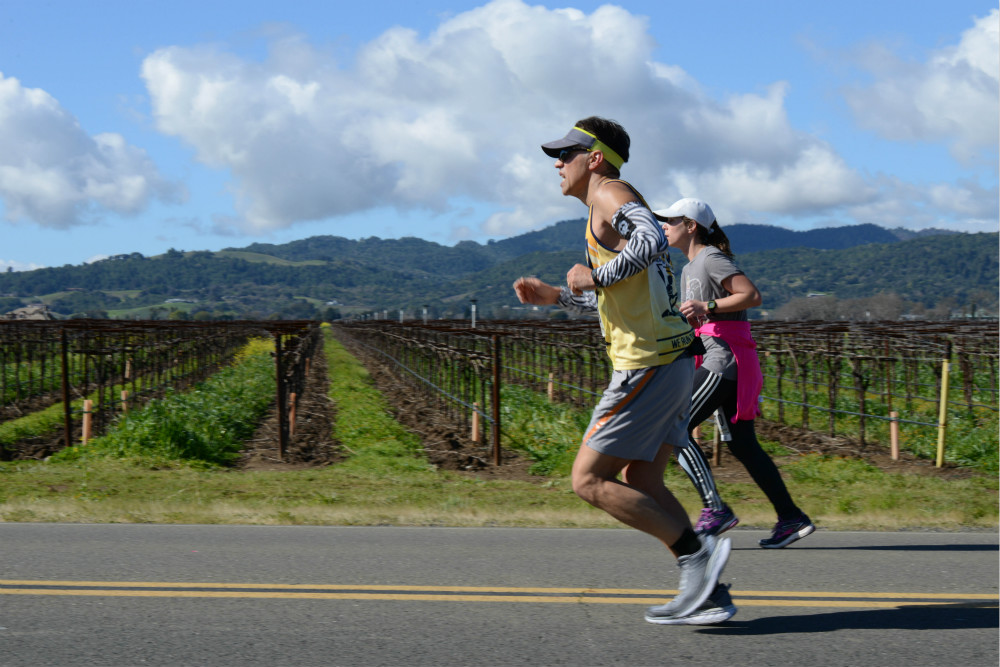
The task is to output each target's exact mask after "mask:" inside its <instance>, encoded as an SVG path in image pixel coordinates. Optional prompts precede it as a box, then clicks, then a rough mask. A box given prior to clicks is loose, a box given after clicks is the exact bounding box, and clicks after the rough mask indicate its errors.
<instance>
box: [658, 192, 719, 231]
mask: <svg viewBox="0 0 1000 667" xmlns="http://www.w3.org/2000/svg"><path fill="white" fill-rule="evenodd" d="M653 215H655V216H656V217H657V219H659V220H666V219H667V218H691V219H692V220H694V221H695V222H697V223H698V224H699V225H701V226H702V227H704V228H705V229H708V228H709V227H711V226H712V223H713V222H715V213H713V212H712V207H711V206H709V205H708V204H706V203H705V202H703V201H702V200H700V199H694V198H692V197H685V198H684V199H679V200H677V201H675V202H674V203H673V204H671V205H670V206H669V207H668V208H664V209H661V210H659V211H653Z"/></svg>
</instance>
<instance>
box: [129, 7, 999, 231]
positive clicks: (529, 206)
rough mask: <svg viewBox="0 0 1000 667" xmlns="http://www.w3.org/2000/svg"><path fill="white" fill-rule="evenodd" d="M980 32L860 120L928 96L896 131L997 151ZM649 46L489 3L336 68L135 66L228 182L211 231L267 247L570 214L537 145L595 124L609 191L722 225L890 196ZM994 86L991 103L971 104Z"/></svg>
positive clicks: (772, 101) (175, 53)
mask: <svg viewBox="0 0 1000 667" xmlns="http://www.w3.org/2000/svg"><path fill="white" fill-rule="evenodd" d="M992 16H993V18H994V24H995V12H994V15H992ZM989 30H990V26H989V25H988V24H987V23H984V22H983V21H980V22H977V24H976V26H975V27H974V28H973V29H972V30H970V31H969V32H967V33H966V34H965V35H964V36H963V38H962V41H961V42H960V44H959V46H957V47H955V48H952V49H947V50H942V51H941V52H939V53H937V54H935V55H934V57H933V58H932V59H931V61H929V62H928V63H927V64H925V65H919V66H912V67H906V68H903V69H906V71H907V72H908V73H909V77H908V78H907V79H906V80H905V81H904V82H903V83H899V84H898V85H897V87H896V88H893V89H891V92H892V94H891V95H888V94H887V95H881V94H879V95H875V94H871V93H872V91H875V90H876V89H877V90H878V91H882V90H889V89H890V88H891V86H892V85H893V84H891V83H890V80H889V79H888V78H887V79H886V80H884V81H881V80H880V81H879V82H878V83H877V85H876V86H873V87H872V88H870V89H869V90H868V94H867V95H863V94H862V93H864V92H865V91H858V92H857V95H856V97H855V99H856V100H860V101H859V102H858V104H859V105H860V106H859V108H863V107H864V106H865V105H864V104H862V102H866V103H867V104H868V108H869V109H870V113H872V114H874V115H876V116H879V115H881V114H882V113H883V112H886V111H891V112H892V113H900V112H901V111H900V109H897V108H896V107H895V106H894V105H889V104H888V102H886V101H885V100H889V101H891V100H893V99H896V98H902V97H903V96H905V95H910V96H911V99H912V95H913V93H914V91H918V92H919V91H925V92H926V95H925V97H926V103H925V104H924V105H923V106H922V107H920V109H921V110H920V113H919V114H911V116H910V118H909V120H910V121H912V122H910V123H909V127H910V129H909V130H907V131H909V132H911V133H914V134H916V133H920V134H921V136H930V135H935V136H946V137H947V138H948V140H950V141H952V142H953V146H954V148H955V150H956V151H957V152H959V153H968V152H969V151H972V150H978V148H977V147H980V146H981V145H983V142H984V141H986V139H988V137H989V136H990V132H992V133H993V134H992V136H993V137H994V143H995V137H996V127H995V126H996V108H995V107H996V75H995V69H994V71H993V74H992V76H991V74H990V71H988V70H989V68H990V67H991V63H992V64H994V65H995V62H996V58H995V57H994V58H992V60H991V57H990V54H991V51H990V49H991V48H993V50H994V52H995V39H994V41H993V42H990V38H991V37H990V36H991V35H993V37H994V38H995V34H994V33H995V31H994V33H990V31H989ZM991 44H993V46H991ZM655 47H656V45H655V43H654V41H653V39H652V37H651V35H650V33H649V30H648V25H647V22H646V19H644V18H643V17H640V16H636V15H633V14H631V13H629V12H628V11H626V10H625V9H622V8H621V7H616V6H611V5H606V6H603V7H601V8H599V9H597V10H596V11H594V12H593V13H591V14H586V13H584V12H581V11H579V10H575V9H557V10H550V9H546V8H544V7H540V6H529V5H527V4H525V3H524V2H522V1H521V0H494V1H493V2H490V3H488V4H485V5H483V6H481V7H478V8H476V9H473V10H471V11H467V12H464V13H460V14H457V15H455V16H453V17H451V18H449V19H446V20H444V21H443V22H442V24H441V25H440V26H439V27H438V28H437V30H435V31H434V32H432V33H430V34H429V35H426V36H421V35H420V34H418V33H417V32H415V31H412V30H409V29H406V28H401V27H397V28H393V29H390V30H388V31H386V32H385V33H383V34H382V35H380V36H379V37H378V38H376V39H374V40H372V41H371V42H369V43H367V44H365V45H363V47H362V48H361V49H360V50H359V51H358V52H357V54H356V57H355V59H354V60H353V61H352V62H351V63H350V64H347V65H345V64H341V63H339V62H336V61H334V60H333V59H332V57H331V56H329V55H328V54H327V53H325V52H324V51H322V50H320V49H316V48H313V47H312V46H310V45H309V44H308V43H306V42H305V40H304V39H303V38H301V37H299V36H295V35H292V36H285V37H283V38H277V39H275V40H274V41H273V42H272V44H271V51H270V53H269V55H268V56H267V57H266V58H265V59H263V60H262V61H260V62H256V61H249V60H245V59H241V58H239V57H237V56H236V55H234V54H232V53H228V52H226V51H224V50H222V49H220V48H217V47H192V48H181V47H170V48H165V49H161V50H159V51H156V52H154V53H152V54H151V55H150V56H148V57H147V58H146V60H145V61H144V63H143V67H142V76H143V78H144V79H145V81H146V85H147V88H148V91H149V93H150V99H151V102H152V109H153V114H154V117H155V119H156V123H157V127H158V128H159V129H160V130H161V131H162V132H164V133H167V134H170V135H173V136H176V137H179V138H180V139H181V140H183V141H184V142H186V143H187V144H189V145H190V146H192V147H193V148H194V149H195V151H196V155H197V158H198V159H199V160H200V161H202V162H204V163H205V164H208V165H211V166H214V167H217V168H221V169H226V170H228V171H229V172H230V173H231V174H232V179H233V180H232V183H231V190H232V192H233V196H234V200H235V208H236V216H226V217H222V216H219V217H217V219H216V223H217V225H219V227H220V228H221V229H228V230H229V231H249V232H258V233H259V232H266V231H268V230H275V229H280V228H284V227H289V226H291V225H294V224H296V223H298V222H302V221H309V220H321V219H331V218H332V219H336V218H338V217H348V216H351V215H352V214H357V213H359V212H364V211H368V210H373V209H384V208H386V207H396V208H398V209H399V210H401V211H414V210H423V211H427V212H431V213H441V212H445V211H449V212H454V208H455V207H458V206H461V204H458V203H457V202H467V201H475V202H488V203H489V204H490V205H492V206H494V207H495V208H496V209H497V210H498V212H496V213H495V214H493V215H492V216H490V217H489V218H488V219H487V220H486V221H485V222H483V221H481V220H473V219H471V218H464V219H463V218H462V217H461V216H458V217H455V216H452V218H451V219H453V220H454V221H455V222H454V224H455V227H456V229H454V230H452V236H453V237H455V236H467V235H468V230H467V229H464V228H462V226H463V225H472V224H477V225H481V226H482V229H483V230H484V231H485V232H486V233H487V234H490V235H494V236H506V235H510V234H514V233H519V232H522V231H525V230H528V229H532V228H537V227H538V226H540V225H542V224H548V223H550V222H552V221H553V220H555V219H559V218H560V217H576V216H580V215H582V214H583V210H582V209H581V207H580V206H579V203H578V202H576V201H575V200H573V201H569V200H566V199H563V198H561V197H560V196H559V195H558V190H557V187H558V186H557V182H558V177H557V175H556V173H555V171H554V170H553V169H552V162H551V160H547V159H546V158H544V156H542V154H541V152H540V151H539V150H538V144H540V143H542V142H543V141H547V140H550V139H555V138H557V137H559V136H561V135H562V133H564V132H565V131H566V130H568V129H569V125H570V123H572V121H574V120H576V119H577V118H579V117H580V116H582V115H588V114H591V113H593V114H598V115H603V116H608V117H612V118H615V119H617V120H619V121H621V122H622V123H623V124H624V125H625V127H626V128H628V129H629V130H630V131H631V132H632V135H633V137H634V138H635V139H636V145H635V146H634V149H633V159H632V160H631V161H630V163H629V165H628V166H627V167H626V171H625V176H626V178H632V179H634V180H635V182H636V184H637V185H640V186H641V188H642V189H643V191H644V193H645V194H646V195H647V198H648V199H649V200H650V203H651V204H653V205H654V206H657V205H666V204H669V203H670V202H671V201H673V199H676V198H678V197H680V196H689V195H698V196H701V197H704V198H706V199H708V200H709V201H711V202H713V206H717V211H724V212H725V213H726V214H728V215H727V219H729V220H734V221H740V220H741V219H745V217H748V216H757V217H760V216H761V215H763V216H765V217H766V216H767V215H773V216H801V217H803V218H805V217H811V218H816V217H823V216H827V217H829V216H832V215H834V214H841V213H843V212H844V211H865V210H869V209H872V210H873V209H874V208H878V207H879V206H880V204H881V203H882V202H883V200H885V199H888V198H891V197H893V196H895V195H897V194H899V193H900V192H901V191H902V190H901V189H900V188H899V187H896V186H894V185H893V184H889V183H886V182H884V181H880V180H878V179H873V178H872V177H869V176H866V175H863V174H862V173H859V172H858V171H857V170H856V169H854V168H853V167H852V166H851V165H848V164H847V163H846V162H845V161H844V159H843V158H842V157H841V156H840V155H839V154H838V153H837V151H836V150H835V148H834V147H832V146H831V145H829V144H828V143H826V142H824V141H822V140H821V139H819V138H817V137H816V136H813V135H811V134H809V133H807V132H805V131H802V130H799V129H797V128H795V127H793V126H792V125H791V123H790V121H789V118H788V114H787V110H786V106H785V101H786V97H787V96H788V95H790V94H791V93H792V90H791V88H790V86H789V84H787V83H786V82H781V81H776V82H774V83H773V84H772V85H771V86H770V87H768V88H767V89H766V90H764V91H763V92H761V93H741V94H734V95H732V96H731V97H729V98H728V99H723V100H719V99H715V98H713V97H711V96H710V95H709V94H708V93H706V92H705V91H704V90H703V89H702V87H701V86H700V85H699V83H698V82H697V81H695V80H694V79H693V78H692V77H690V76H689V75H688V74H687V73H686V72H685V71H684V70H683V69H682V68H681V67H679V66H677V65H676V64H674V63H661V62H655V61H654V60H653V57H652V54H653V52H654V49H655ZM959 75H961V76H960V81H961V83H959V78H956V77H958V76H959ZM990 85H992V86H993V88H992V90H993V98H992V107H991V106H990V101H989V99H987V98H988V96H987V95H985V94H984V92H983V91H986V92H988V91H989V90H990ZM944 93H948V94H952V95H957V94H962V95H963V97H962V101H963V103H965V104H970V105H972V106H973V107H974V113H975V114H982V113H983V111H984V110H987V111H988V110H989V109H990V108H992V109H993V111H992V115H989V114H986V115H985V116H984V117H986V120H987V121H988V122H985V123H984V121H982V117H980V116H979V115H977V116H976V118H971V116H972V115H973V112H972V111H968V112H967V111H961V110H960V111H958V112H957V113H959V114H960V115H959V117H958V118H957V119H956V118H953V115H949V113H950V110H949V109H948V107H946V106H943V105H941V104H940V103H939V102H940V99H941V96H942V95H943V94H944ZM872 100H881V102H880V104H882V106H881V107H879V108H875V107H876V106H877V105H875V102H873V101H872ZM899 106H900V107H901V106H902V104H901V103H899ZM946 112H948V113H946ZM966 121H968V123H966V125H967V126H964V127H959V126H960V125H962V124H963V123H965V122H966ZM970 124H971V125H970ZM989 124H992V129H990V128H987V127H986V125H989ZM902 125H904V126H906V125H907V122H903V123H902ZM900 131H902V130H900ZM940 187H942V188H947V187H958V186H944V185H942V186H940ZM933 189H934V187H933V186H932V187H927V188H925V190H926V191H928V192H930V191H933ZM965 190H966V192H965V194H964V195H963V196H960V197H948V196H942V197H938V198H936V199H935V198H933V197H929V196H926V195H924V196H922V201H923V202H924V203H923V204H922V206H924V207H926V208H927V209H928V210H930V209H932V208H933V207H936V206H944V205H945V204H946V203H948V202H954V201H959V200H962V201H966V202H967V203H966V204H964V205H963V206H962V207H955V206H951V207H949V208H948V209H947V214H948V215H951V214H952V213H954V214H955V215H965V214H962V213H960V210H973V209H982V208H984V207H983V206H982V205H981V203H980V198H981V197H982V196H983V192H977V191H976V190H975V189H970V188H966V189H965ZM866 207H867V208H866ZM886 208H892V207H891V206H888V207H886ZM986 208H988V207H986Z"/></svg>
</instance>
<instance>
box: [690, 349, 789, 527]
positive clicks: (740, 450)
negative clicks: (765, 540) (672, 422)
mask: <svg viewBox="0 0 1000 667" xmlns="http://www.w3.org/2000/svg"><path fill="white" fill-rule="evenodd" d="M720 408H721V409H722V418H723V422H724V424H723V426H724V428H726V429H728V431H729V433H730V435H731V436H732V439H730V440H729V441H728V442H727V443H726V444H727V445H728V446H729V451H730V452H732V454H733V456H735V457H736V458H737V460H739V462H740V463H742V464H743V467H744V468H746V470H747V472H748V473H750V477H752V478H753V481H754V482H756V483H757V486H758V487H760V490H761V491H763V492H764V495H766V496H767V499H768V500H770V501H771V504H772V505H773V506H774V511H775V512H777V514H778V519H779V520H781V519H792V518H795V517H797V516H799V515H800V514H801V513H802V512H801V510H799V508H798V506H796V504H795V503H794V502H793V501H792V497H791V496H790V495H789V494H788V489H787V487H785V482H784V481H783V480H782V479H781V473H779V472H778V467H777V466H775V465H774V461H772V460H771V457H770V456H768V455H767V452H765V451H764V450H763V449H762V448H761V446H760V443H759V442H757V432H756V431H755V430H754V424H753V420H752V419H747V420H742V419H741V420H739V421H737V422H736V423H732V422H730V421H729V419H730V418H731V417H732V416H733V415H734V414H736V381H735V380H726V379H724V378H723V377H722V376H721V375H719V374H718V373H713V372H711V371H708V370H706V369H705V368H704V367H702V368H699V369H698V370H696V371H695V373H694V393H693V394H692V395H691V421H690V422H688V442H689V445H688V446H687V447H681V448H678V449H677V450H676V451H677V460H678V462H680V464H681V467H682V468H683V469H684V472H686V473H687V474H688V477H690V478H691V481H692V482H693V483H694V486H695V488H696V489H698V493H699V494H700V495H701V500H702V502H703V503H704V505H705V507H711V508H713V509H717V510H721V509H723V508H724V507H725V506H726V504H725V503H724V502H723V501H722V498H720V497H719V491H718V489H716V487H715V478H714V477H713V476H712V470H711V468H709V465H708V460H707V459H706V458H705V453H704V452H703V451H702V450H701V447H700V446H699V445H698V443H697V442H695V440H694V438H693V437H691V433H692V432H693V431H694V429H695V427H697V426H698V425H699V424H701V423H702V422H703V421H705V420H706V419H708V418H709V417H711V416H712V413H713V412H715V411H716V410H718V409H720Z"/></svg>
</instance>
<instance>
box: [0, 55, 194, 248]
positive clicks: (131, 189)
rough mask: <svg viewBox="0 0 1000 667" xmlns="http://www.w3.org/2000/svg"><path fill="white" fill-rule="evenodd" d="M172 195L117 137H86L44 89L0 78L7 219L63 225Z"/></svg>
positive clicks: (0, 195)
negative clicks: (26, 86)
mask: <svg viewBox="0 0 1000 667" xmlns="http://www.w3.org/2000/svg"><path fill="white" fill-rule="evenodd" d="M177 194H178V191H177V190H176V189H175V186H172V185H170V184H169V183H167V182H166V181H164V179H163V178H162V177H161V176H160V175H159V173H158V171H157V169H156V166H155V165H154V164H153V162H152V161H151V160H150V159H149V157H148V156H147V155H146V153H145V152H144V151H142V150H141V149H138V148H136V147H134V146H129V145H128V144H126V143H125V140H124V139H123V138H122V137H121V135H118V134H114V133H102V134H97V135H94V136H89V135H88V134H87V133H86V132H85V131H84V130H83V129H82V128H81V127H80V125H79V123H77V121H76V119H74V118H73V117H72V116H71V115H70V114H69V112H67V111H66V110H65V109H63V108H62V107H61V106H60V105H59V102H58V101H56V100H55V99H54V98H53V97H52V96H51V95H49V94H48V93H46V92H45V91H44V90H40V89H38V88H25V87H23V86H22V85H21V83H20V81H18V80H17V79H16V78H13V77H4V75H3V74H2V73H0V200H2V202H3V205H4V218H5V219H6V220H8V221H20V220H25V221H30V222H34V223H36V224H38V225H40V226H43V227H52V228H57V229H58V228H66V227H70V226H73V225H75V224H79V223H81V222H87V221H89V220H90V219H93V218H94V217H97V216H99V215H100V214H101V213H102V212H103V211H110V212H112V213H117V214H121V215H134V214H137V213H139V212H140V211H142V210H143V209H145V208H146V207H147V206H148V205H149V203H150V202H151V200H153V199H154V198H160V199H164V200H171V199H173V198H175V197H176V196H177Z"/></svg>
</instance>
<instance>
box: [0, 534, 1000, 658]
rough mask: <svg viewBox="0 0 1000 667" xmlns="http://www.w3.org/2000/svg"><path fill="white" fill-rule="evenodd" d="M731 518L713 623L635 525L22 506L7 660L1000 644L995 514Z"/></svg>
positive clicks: (702, 652)
mask: <svg viewBox="0 0 1000 667" xmlns="http://www.w3.org/2000/svg"><path fill="white" fill-rule="evenodd" d="M728 535H730V536H731V537H732V539H733V547H734V548H733V553H732V556H731V558H730V561H729V565H728V567H727V568H726V571H725V573H724V574H723V577H722V580H723V581H725V582H731V583H732V593H733V597H734V601H735V603H736V605H737V606H738V607H739V611H738V613H737V614H736V616H735V617H734V618H732V619H731V620H730V621H728V622H726V623H724V624H721V625H715V626H702V627H697V626H657V625H650V624H648V623H646V622H645V621H644V620H643V618H642V612H643V610H644V608H645V607H646V606H647V605H649V604H659V603H662V602H663V601H665V600H667V599H669V598H670V597H671V596H672V595H673V592H674V589H675V588H676V585H677V568H676V566H675V565H674V564H673V562H672V560H671V559H670V558H669V557H668V555H667V553H666V552H665V551H664V550H663V549H662V548H661V547H660V546H659V545H658V543H657V542H656V541H655V540H653V539H652V538H649V537H647V536H645V535H642V534H639V533H637V532H635V531H631V530H625V529H623V530H575V529H553V530H549V529H544V530H543V529H524V530H522V529H507V528H487V529H470V528H394V527H252V526H159V525H58V524H0V665H4V666H7V665H10V666H15V665H16V666H31V667H40V666H42V665H59V666H75V665H116V666H123V665H210V666H212V667H226V666H229V665H241V666H247V665H268V666H281V665H755V666H756V665H808V666H810V667H812V666H828V665H838V666H840V665H843V666H848V665H849V666H851V667H857V666H859V665H878V666H879V667H889V666H892V665H906V666H907V667H914V666H922V665H935V666H936V665H963V666H964V667H977V666H979V665H988V666H990V667H996V665H997V664H998V627H1000V619H998V611H997V596H998V536H997V534H995V533H918V532H903V533H861V532H831V531H823V530H819V531H817V532H816V533H815V534H813V535H811V536H810V537H808V538H806V539H804V540H802V541H801V542H799V543H797V544H796V545H794V546H791V547H789V548H787V549H783V550H774V551H770V550H763V549H759V548H757V546H756V543H757V540H758V539H760V538H761V537H763V536H764V535H765V533H763V532H762V531H756V530H734V531H731V532H730V533H728Z"/></svg>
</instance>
